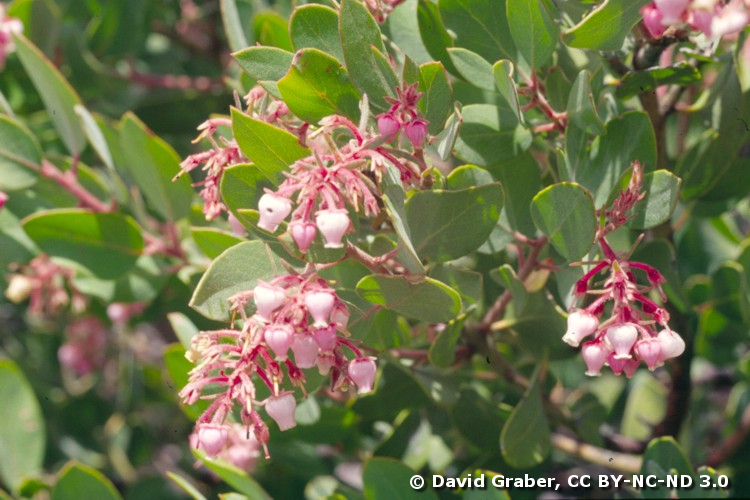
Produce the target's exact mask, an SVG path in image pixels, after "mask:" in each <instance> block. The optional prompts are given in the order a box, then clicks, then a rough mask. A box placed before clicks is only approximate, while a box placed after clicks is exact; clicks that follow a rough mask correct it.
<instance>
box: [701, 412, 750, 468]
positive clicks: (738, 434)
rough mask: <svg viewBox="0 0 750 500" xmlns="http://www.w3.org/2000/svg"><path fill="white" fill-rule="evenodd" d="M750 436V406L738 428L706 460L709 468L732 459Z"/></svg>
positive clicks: (743, 414) (743, 413)
mask: <svg viewBox="0 0 750 500" xmlns="http://www.w3.org/2000/svg"><path fill="white" fill-rule="evenodd" d="M748 436H750V406H748V407H746V408H745V411H743V412H742V417H741V418H740V423H739V425H738V426H737V428H736V429H735V430H734V432H732V433H731V434H730V435H729V436H727V437H726V438H725V439H724V440H722V441H721V442H720V443H719V445H718V446H717V447H716V448H714V449H713V450H712V451H711V453H710V454H709V455H708V458H707V459H706V465H707V466H709V467H714V468H715V467H719V466H720V465H722V464H724V463H725V462H726V461H727V460H729V459H730V458H732V457H733V456H734V454H735V453H736V452H737V450H739V449H740V447H741V446H742V445H743V444H744V443H745V441H746V440H747V438H748Z"/></svg>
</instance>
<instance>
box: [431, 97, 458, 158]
mask: <svg viewBox="0 0 750 500" xmlns="http://www.w3.org/2000/svg"><path fill="white" fill-rule="evenodd" d="M463 121H464V117H463V115H461V103H460V102H458V101H456V102H455V103H454V104H453V114H451V116H450V118H448V122H447V123H446V124H445V129H443V131H442V132H440V134H438V135H437V136H435V140H434V141H432V144H431V147H433V148H435V151H436V152H437V154H438V156H439V157H440V159H441V160H443V161H446V160H447V159H448V158H450V157H451V154H453V148H455V146H456V141H457V140H458V134H459V132H460V131H461V124H462V123H463Z"/></svg>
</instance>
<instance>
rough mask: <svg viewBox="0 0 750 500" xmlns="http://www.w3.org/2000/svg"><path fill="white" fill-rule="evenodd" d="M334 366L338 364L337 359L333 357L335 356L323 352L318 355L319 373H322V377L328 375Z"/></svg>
mask: <svg viewBox="0 0 750 500" xmlns="http://www.w3.org/2000/svg"><path fill="white" fill-rule="evenodd" d="M334 364H336V359H335V358H334V357H333V354H331V353H325V352H321V353H320V354H319V355H318V361H317V365H318V373H320V374H321V375H323V376H326V375H328V372H330V371H331V367H332V366H333V365H334Z"/></svg>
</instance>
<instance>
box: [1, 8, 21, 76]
mask: <svg viewBox="0 0 750 500" xmlns="http://www.w3.org/2000/svg"><path fill="white" fill-rule="evenodd" d="M21 34H23V23H21V21H20V20H19V19H16V18H15V17H10V16H8V15H7V14H6V13H5V4H2V3H0V69H3V67H4V66H5V59H6V58H7V57H8V54H10V53H11V52H13V51H14V50H16V46H15V44H14V43H13V35H21Z"/></svg>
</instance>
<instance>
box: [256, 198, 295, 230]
mask: <svg viewBox="0 0 750 500" xmlns="http://www.w3.org/2000/svg"><path fill="white" fill-rule="evenodd" d="M291 211H292V202H290V201H289V200H288V199H286V198H283V197H281V196H277V195H275V194H269V193H266V194H264V195H263V196H261V197H260V200H258V212H260V219H259V220H258V227H259V228H261V229H265V230H266V231H268V232H269V233H273V232H274V231H276V228H277V227H279V224H281V221H283V220H284V219H286V216H287V215H289V212H291Z"/></svg>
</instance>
